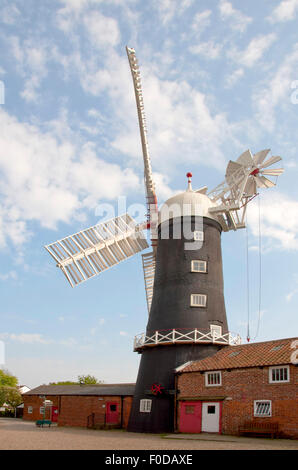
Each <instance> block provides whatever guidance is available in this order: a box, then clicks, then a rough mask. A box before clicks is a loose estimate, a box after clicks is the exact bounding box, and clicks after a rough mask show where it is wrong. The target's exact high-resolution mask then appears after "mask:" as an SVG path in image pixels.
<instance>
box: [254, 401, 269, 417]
mask: <svg viewBox="0 0 298 470" xmlns="http://www.w3.org/2000/svg"><path fill="white" fill-rule="evenodd" d="M254 416H260V417H262V416H271V400H255V401H254Z"/></svg>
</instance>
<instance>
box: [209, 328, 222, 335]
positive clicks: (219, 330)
mask: <svg viewBox="0 0 298 470" xmlns="http://www.w3.org/2000/svg"><path fill="white" fill-rule="evenodd" d="M210 332H211V336H213V338H219V337H220V336H221V335H222V327H221V326H219V325H210Z"/></svg>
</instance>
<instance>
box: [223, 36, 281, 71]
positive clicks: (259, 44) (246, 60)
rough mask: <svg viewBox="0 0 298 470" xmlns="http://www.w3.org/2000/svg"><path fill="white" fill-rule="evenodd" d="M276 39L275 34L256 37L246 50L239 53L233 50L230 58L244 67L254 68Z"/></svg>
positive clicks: (229, 54)
mask: <svg viewBox="0 0 298 470" xmlns="http://www.w3.org/2000/svg"><path fill="white" fill-rule="evenodd" d="M276 39H277V38H276V35H275V34H274V33H270V34H267V35H259V36H256V37H255V38H253V39H252V40H251V41H250V43H249V44H248V46H247V48H246V49H244V50H243V51H239V50H238V49H236V48H233V49H231V51H230V52H229V53H228V56H229V57H230V58H232V59H233V60H234V61H235V62H237V63H238V64H240V65H243V66H244V67H253V66H254V65H255V64H256V62H258V61H259V60H260V59H261V58H262V56H263V55H264V53H265V52H266V51H267V49H269V47H270V46H271V45H272V44H273V42H274V41H276Z"/></svg>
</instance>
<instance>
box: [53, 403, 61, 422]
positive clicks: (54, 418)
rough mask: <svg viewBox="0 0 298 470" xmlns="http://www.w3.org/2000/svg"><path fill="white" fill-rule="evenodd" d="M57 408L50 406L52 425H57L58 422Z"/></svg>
mask: <svg viewBox="0 0 298 470" xmlns="http://www.w3.org/2000/svg"><path fill="white" fill-rule="evenodd" d="M58 414H59V413H58V407H57V406H52V418H51V419H52V421H53V423H57V421H58Z"/></svg>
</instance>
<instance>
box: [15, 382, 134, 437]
mask: <svg viewBox="0 0 298 470" xmlns="http://www.w3.org/2000/svg"><path fill="white" fill-rule="evenodd" d="M134 389H135V384H133V383H128V384H127V383H122V384H100V385H41V386H39V387H36V388H34V389H32V390H30V391H29V392H27V393H25V394H24V395H23V400H24V414H23V419H25V420H31V421H37V420H38V419H42V418H43V416H45V418H46V419H50V420H51V421H52V422H56V423H57V424H58V425H60V426H87V427H98V428H107V427H118V428H126V426H127V423H128V418H129V414H130V409H131V403H132V399H133V394H134ZM45 400H49V401H50V402H51V406H46V407H45V406H44V405H45Z"/></svg>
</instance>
